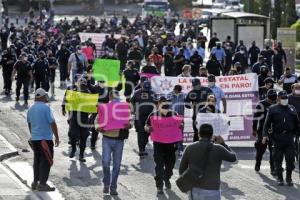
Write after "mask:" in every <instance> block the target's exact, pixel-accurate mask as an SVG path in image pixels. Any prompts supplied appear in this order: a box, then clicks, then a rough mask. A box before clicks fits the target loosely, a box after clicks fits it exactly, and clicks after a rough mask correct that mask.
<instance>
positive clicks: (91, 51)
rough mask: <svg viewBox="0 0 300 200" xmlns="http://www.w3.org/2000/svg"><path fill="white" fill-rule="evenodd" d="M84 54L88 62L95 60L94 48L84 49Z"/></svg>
mask: <svg viewBox="0 0 300 200" xmlns="http://www.w3.org/2000/svg"><path fill="white" fill-rule="evenodd" d="M82 53H84V55H85V56H86V58H87V59H88V60H95V56H94V49H93V48H92V47H85V48H82Z"/></svg>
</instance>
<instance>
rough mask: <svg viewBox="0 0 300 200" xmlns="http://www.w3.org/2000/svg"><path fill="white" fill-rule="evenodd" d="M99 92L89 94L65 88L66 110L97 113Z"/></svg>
mask: <svg viewBox="0 0 300 200" xmlns="http://www.w3.org/2000/svg"><path fill="white" fill-rule="evenodd" d="M98 98H99V94H89V93H83V92H78V91H73V90H67V93H66V110H67V111H79V112H85V113H97V104H98Z"/></svg>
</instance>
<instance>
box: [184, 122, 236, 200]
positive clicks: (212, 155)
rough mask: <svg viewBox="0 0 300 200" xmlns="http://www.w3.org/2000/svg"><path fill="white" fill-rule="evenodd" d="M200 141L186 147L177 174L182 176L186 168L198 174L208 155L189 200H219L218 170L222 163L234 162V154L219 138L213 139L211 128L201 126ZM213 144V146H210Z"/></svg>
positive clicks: (219, 182)
mask: <svg viewBox="0 0 300 200" xmlns="http://www.w3.org/2000/svg"><path fill="white" fill-rule="evenodd" d="M199 137H200V138H201V139H200V141H198V142H195V143H193V144H191V145H189V146H187V148H186V150H185V151H184V153H183V156H182V159H181V162H180V166H179V174H180V175H182V174H183V173H184V172H185V171H186V170H187V169H188V168H189V169H191V170H193V171H195V172H198V171H199V170H201V168H200V167H201V166H203V160H204V157H205V154H207V155H208V159H207V163H205V165H206V166H207V167H206V170H204V171H203V177H202V178H201V180H199V181H198V182H197V183H196V184H195V185H194V187H193V188H192V190H191V191H190V195H189V199H190V200H203V199H205V200H221V192H220V185H221V181H220V170H221V165H222V161H223V160H224V161H228V162H235V161H236V160H237V159H236V154H235V153H234V152H233V151H232V150H231V149H230V148H229V147H228V146H227V145H226V144H225V142H224V139H223V138H222V137H221V136H216V137H214V138H213V127H212V126H211V125H210V124H203V125H201V126H200V130H199ZM212 143H214V144H212Z"/></svg>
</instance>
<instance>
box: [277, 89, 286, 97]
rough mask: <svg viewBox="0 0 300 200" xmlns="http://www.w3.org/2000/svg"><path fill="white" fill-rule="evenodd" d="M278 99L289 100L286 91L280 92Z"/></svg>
mask: <svg viewBox="0 0 300 200" xmlns="http://www.w3.org/2000/svg"><path fill="white" fill-rule="evenodd" d="M278 97H280V98H281V99H287V98H288V95H287V92H286V91H285V90H282V91H280V92H278Z"/></svg>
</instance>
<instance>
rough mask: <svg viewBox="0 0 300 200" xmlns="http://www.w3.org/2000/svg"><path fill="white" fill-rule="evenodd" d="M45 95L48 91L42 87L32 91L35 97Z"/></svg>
mask: <svg viewBox="0 0 300 200" xmlns="http://www.w3.org/2000/svg"><path fill="white" fill-rule="evenodd" d="M46 95H48V93H47V92H46V91H45V90H44V89H43V88H38V89H37V90H36V91H35V93H34V96H35V98H41V97H44V96H46Z"/></svg>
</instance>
